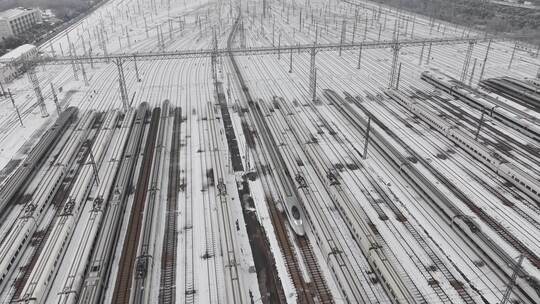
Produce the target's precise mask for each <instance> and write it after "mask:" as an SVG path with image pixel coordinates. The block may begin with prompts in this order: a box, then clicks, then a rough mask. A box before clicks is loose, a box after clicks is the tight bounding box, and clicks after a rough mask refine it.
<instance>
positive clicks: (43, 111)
mask: <svg viewBox="0 0 540 304" xmlns="http://www.w3.org/2000/svg"><path fill="white" fill-rule="evenodd" d="M27 71H28V72H27V74H28V79H29V80H30V83H31V84H32V87H33V88H34V92H35V94H36V98H37V101H38V104H39V107H40V110H41V117H47V116H49V113H47V107H46V106H45V99H44V98H43V94H42V93H41V88H40V86H39V80H38V78H37V75H36V70H35V67H33V66H31V67H29V68H28V69H27ZM10 94H11V93H10Z"/></svg>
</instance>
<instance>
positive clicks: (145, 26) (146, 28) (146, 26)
mask: <svg viewBox="0 0 540 304" xmlns="http://www.w3.org/2000/svg"><path fill="white" fill-rule="evenodd" d="M143 19H144V30H145V32H146V38H148V37H149V36H148V24H146V17H143Z"/></svg>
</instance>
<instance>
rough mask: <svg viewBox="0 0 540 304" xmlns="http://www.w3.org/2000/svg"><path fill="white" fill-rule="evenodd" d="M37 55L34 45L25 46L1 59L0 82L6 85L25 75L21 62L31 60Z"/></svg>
mask: <svg viewBox="0 0 540 304" xmlns="http://www.w3.org/2000/svg"><path fill="white" fill-rule="evenodd" d="M36 55H37V48H36V47H35V46H34V45H32V44H23V45H21V46H19V47H18V48H16V49H13V50H12V51H10V52H9V53H7V54H5V55H4V56H2V57H0V82H2V83H6V82H10V81H12V80H13V79H14V78H16V77H17V76H19V75H20V74H21V73H24V72H25V71H24V70H23V67H22V64H21V63H20V61H21V60H27V59H31V58H32V57H35V56H36Z"/></svg>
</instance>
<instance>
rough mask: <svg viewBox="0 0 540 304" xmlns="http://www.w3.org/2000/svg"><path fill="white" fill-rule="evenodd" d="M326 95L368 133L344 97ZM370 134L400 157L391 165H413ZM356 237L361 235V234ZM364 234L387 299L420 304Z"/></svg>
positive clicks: (371, 238) (378, 136) (376, 135)
mask: <svg viewBox="0 0 540 304" xmlns="http://www.w3.org/2000/svg"><path fill="white" fill-rule="evenodd" d="M324 95H325V96H326V98H327V99H328V100H329V101H330V102H331V103H332V104H333V105H334V106H336V108H337V109H338V110H339V111H340V113H341V114H343V116H345V117H347V119H348V120H349V122H351V124H352V125H353V126H354V127H355V128H356V129H360V130H365V126H366V125H367V120H366V119H364V118H363V117H361V116H360V115H358V113H357V112H356V111H355V110H354V109H353V108H352V106H351V105H350V104H348V103H347V102H344V101H343V100H342V99H341V97H339V96H338V95H337V94H336V93H335V92H333V91H331V90H325V92H324ZM370 132H372V135H370V138H373V140H374V141H375V143H376V144H377V145H378V146H380V147H383V148H384V149H385V150H386V151H393V152H391V153H389V154H387V155H391V156H392V157H396V158H395V159H389V161H390V162H397V163H398V165H397V168H400V167H402V166H404V165H405V166H406V165H408V164H409V162H408V161H407V159H406V158H405V157H404V156H402V155H401V154H400V153H399V152H397V151H396V150H395V148H394V147H393V146H391V145H389V144H388V143H387V142H386V140H384V139H383V137H382V135H381V134H380V133H379V132H378V131H376V130H373V128H372V129H371V131H370ZM356 233H360V231H358V232H356ZM361 233H363V234H364V235H363V236H362V237H360V238H359V240H360V247H361V248H362V250H363V251H364V252H366V251H367V252H368V253H367V254H366V253H364V254H365V255H366V258H367V260H368V262H369V264H370V266H371V268H372V269H373V271H374V272H375V274H376V275H377V277H378V278H379V279H380V282H381V284H382V286H383V288H384V289H385V290H386V291H387V295H388V296H389V297H390V299H391V300H392V303H416V302H417V301H416V299H415V298H414V296H413V295H412V294H411V292H410V288H407V285H406V284H405V283H404V282H403V279H402V277H401V275H400V274H399V273H398V272H397V271H396V268H395V267H394V266H393V265H392V263H391V262H390V261H389V260H388V258H387V256H386V254H385V253H384V251H383V248H382V247H381V246H380V244H378V242H377V240H376V238H375V236H374V234H373V233H370V232H369V230H368V229H364V231H361Z"/></svg>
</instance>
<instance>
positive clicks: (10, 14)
mask: <svg viewBox="0 0 540 304" xmlns="http://www.w3.org/2000/svg"><path fill="white" fill-rule="evenodd" d="M28 11H31V9H25V8H20V7H18V8H12V9H8V10H7V11H3V12H0V18H4V19H12V18H15V17H17V16H19V15H21V14H24V13H26V12H28Z"/></svg>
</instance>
